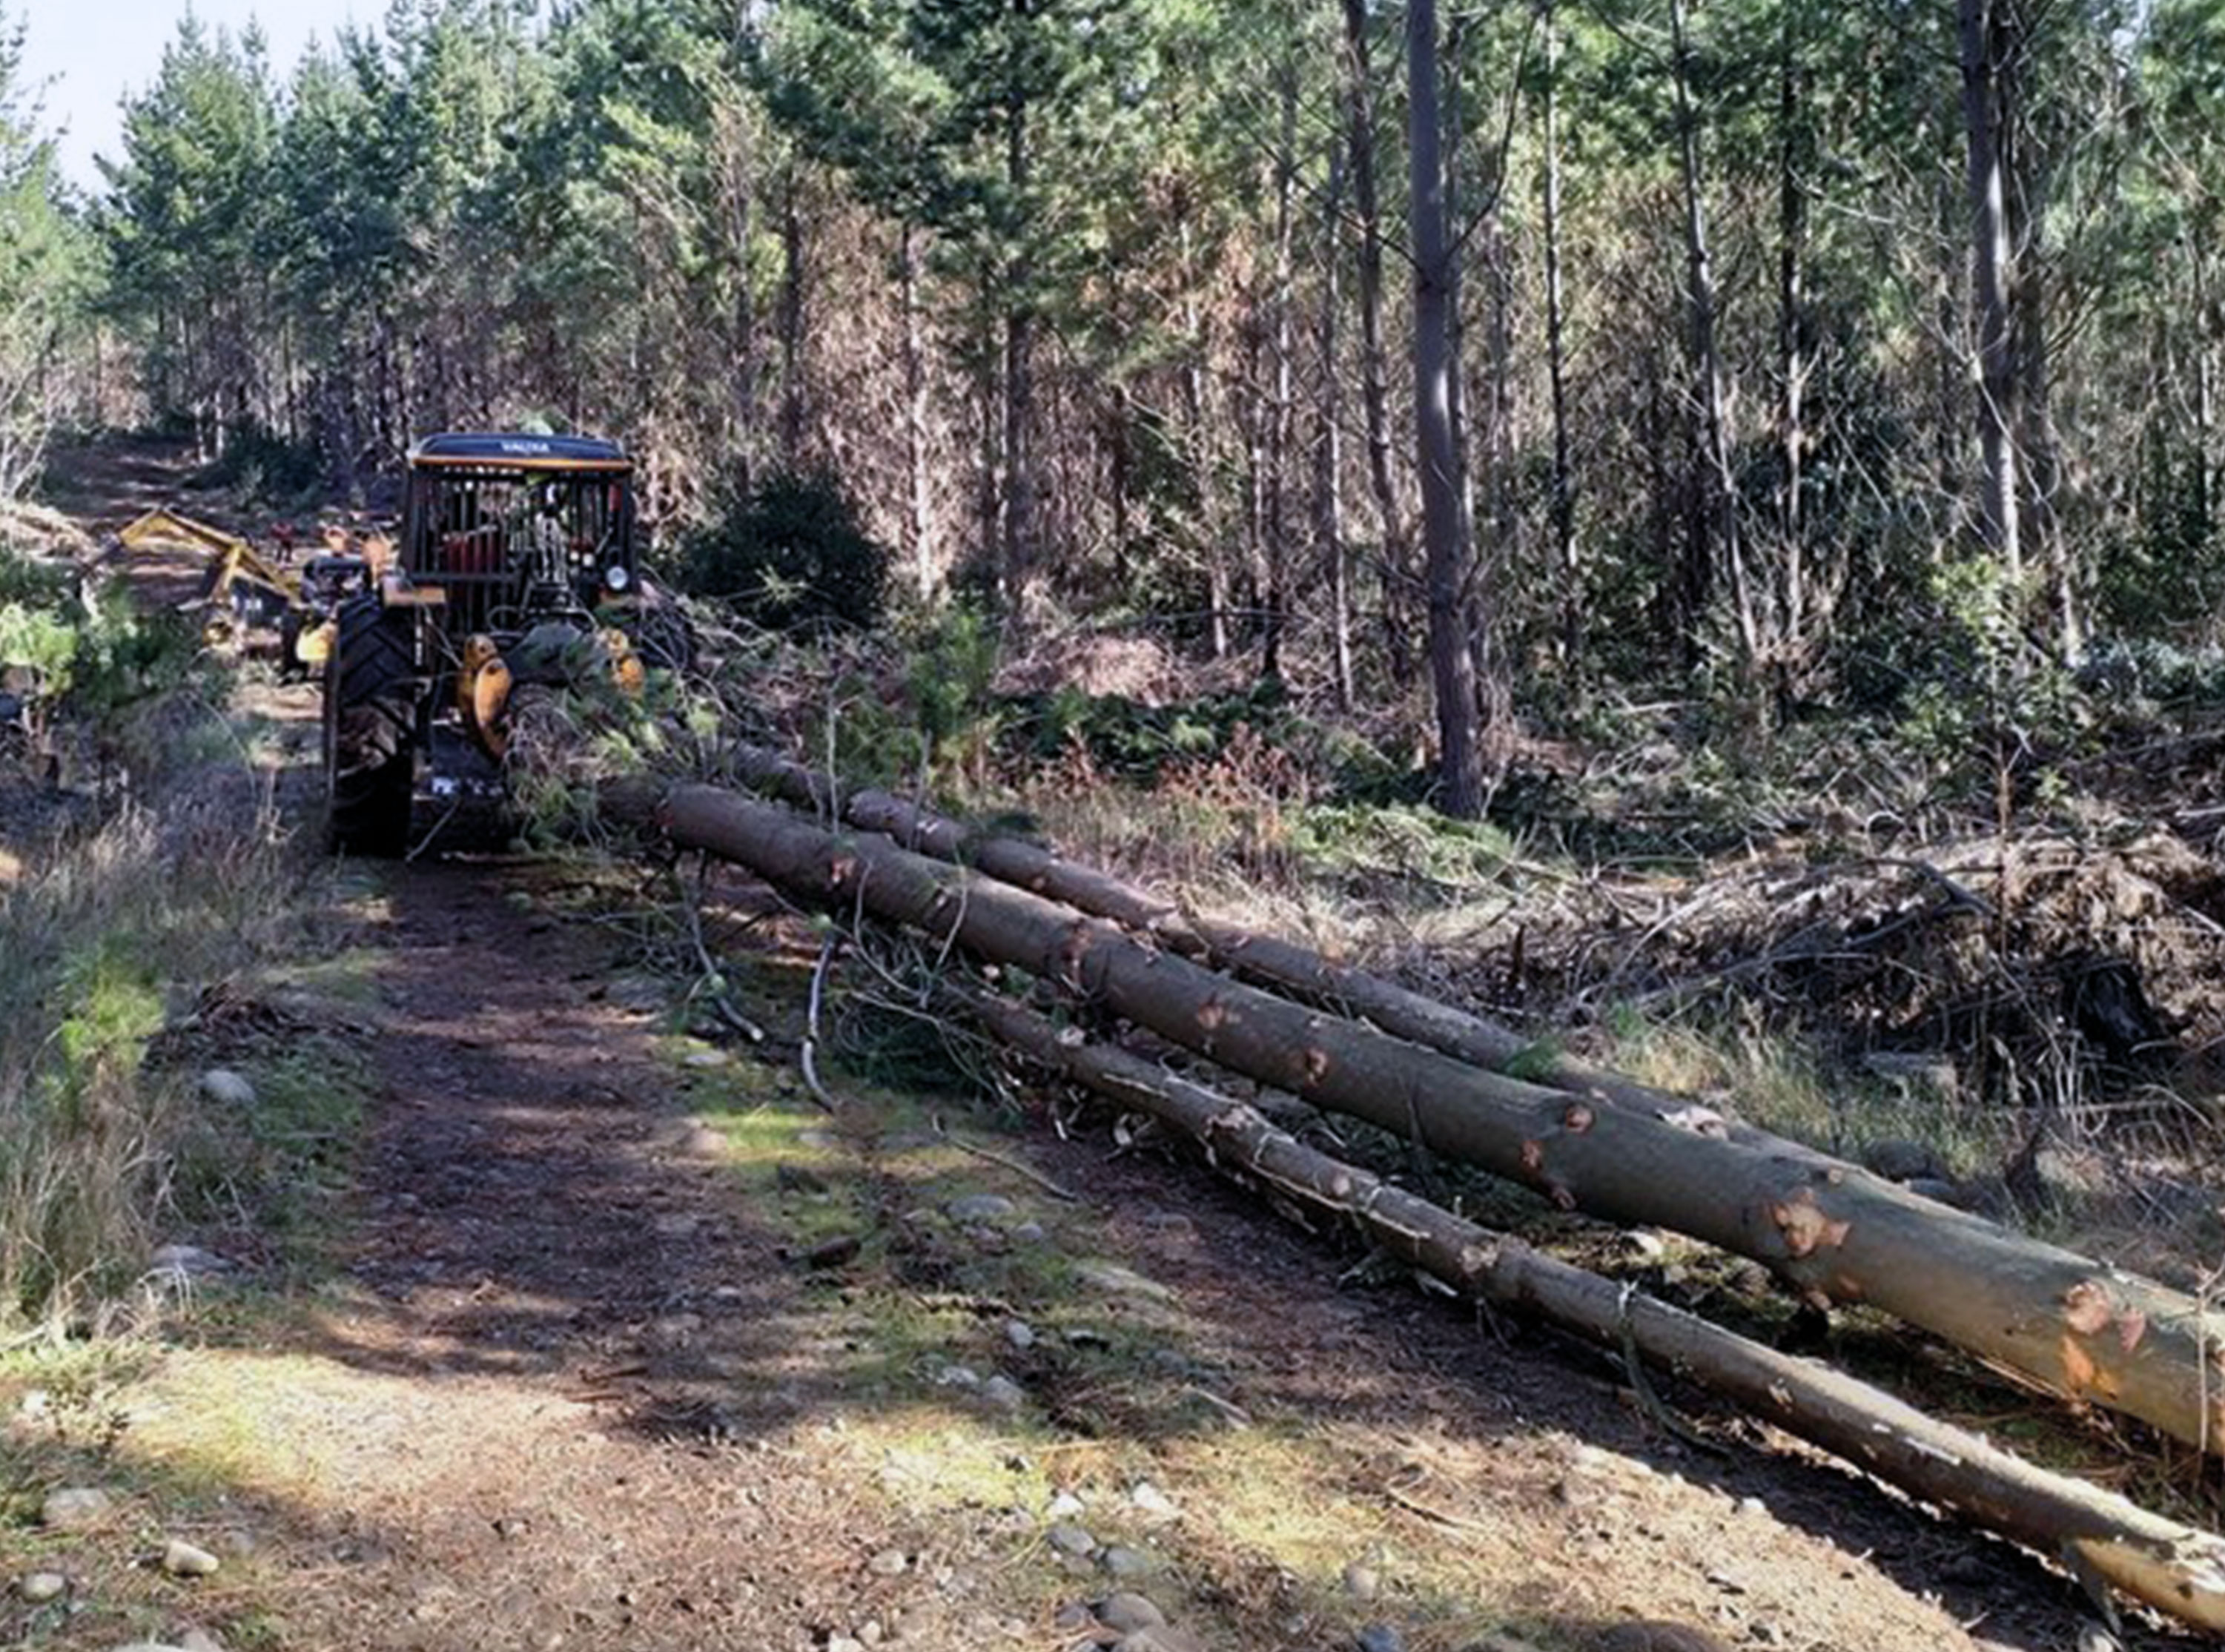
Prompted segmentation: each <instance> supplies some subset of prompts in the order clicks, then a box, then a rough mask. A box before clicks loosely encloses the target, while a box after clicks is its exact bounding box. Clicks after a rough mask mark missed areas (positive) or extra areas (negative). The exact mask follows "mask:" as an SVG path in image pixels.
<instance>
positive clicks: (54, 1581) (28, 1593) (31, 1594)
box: [16, 1572, 69, 1606]
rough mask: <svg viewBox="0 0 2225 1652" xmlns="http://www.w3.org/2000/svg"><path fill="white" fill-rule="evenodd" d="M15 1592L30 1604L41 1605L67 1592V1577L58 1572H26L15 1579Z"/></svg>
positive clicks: (57, 1598)
mask: <svg viewBox="0 0 2225 1652" xmlns="http://www.w3.org/2000/svg"><path fill="white" fill-rule="evenodd" d="M68 1592H69V1579H67V1578H66V1577H64V1576H62V1574H61V1573H59V1572H28V1573H24V1574H23V1575H22V1577H20V1578H18V1579H16V1594H18V1595H19V1596H21V1597H22V1598H23V1599H25V1600H27V1601H29V1602H30V1604H32V1605H34V1606H43V1605H45V1604H47V1602H48V1601H49V1600H59V1599H60V1598H62V1597H63V1596H64V1595H66V1594H67V1593H68Z"/></svg>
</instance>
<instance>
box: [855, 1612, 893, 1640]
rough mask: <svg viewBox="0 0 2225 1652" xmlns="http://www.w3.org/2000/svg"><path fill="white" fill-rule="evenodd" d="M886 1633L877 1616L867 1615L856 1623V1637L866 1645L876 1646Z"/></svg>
mask: <svg viewBox="0 0 2225 1652" xmlns="http://www.w3.org/2000/svg"><path fill="white" fill-rule="evenodd" d="M887 1634H888V1630H885V1629H884V1628H883V1627H882V1626H881V1620H880V1619H879V1618H878V1617H868V1618H867V1619H866V1620H865V1622H864V1623H860V1624H859V1625H858V1639H859V1641H860V1642H863V1643H864V1644H865V1645H867V1646H878V1645H879V1644H880V1643H881V1642H882V1640H883V1638H884V1636H887Z"/></svg>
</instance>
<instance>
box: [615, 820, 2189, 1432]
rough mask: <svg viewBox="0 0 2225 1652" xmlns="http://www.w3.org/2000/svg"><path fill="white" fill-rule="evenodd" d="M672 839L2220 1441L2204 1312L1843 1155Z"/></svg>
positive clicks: (973, 900)
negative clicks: (1555, 1083) (1627, 1105)
mask: <svg viewBox="0 0 2225 1652" xmlns="http://www.w3.org/2000/svg"><path fill="white" fill-rule="evenodd" d="M658 819H659V821H660V823H662V826H663V828H664V829H665V831H666V833H667V834H668V835H669V837H670V839H671V841H672V842H674V843H675V844H677V845H679V846H680V847H681V848H692V849H698V850H701V851H704V852H707V853H709V854H713V855H719V856H721V857H723V858H726V859H728V860H732V861H735V862H737V863H738V864H740V865H743V866H745V867H749V868H750V869H751V870H752V871H754V872H756V873H757V874H759V875H760V876H762V877H764V878H766V879H768V880H770V881H772V882H774V883H777V884H779V885H781V886H783V887H785V888H787V889H789V890H790V891H791V892H794V893H798V894H800V895H802V896H805V897H807V898H809V899H815V900H817V901H820V902H822V903H826V904H828V905H840V906H843V907H851V906H855V907H857V908H858V909H859V910H862V911H864V912H870V913H872V915H873V916H875V917H878V918H884V919H887V920H890V921H893V922H897V923H903V924H913V925H916V926H917V927H919V928H922V929H923V930H925V931H928V932H929V934H930V935H931V936H934V937H937V938H939V939H941V940H942V941H944V942H946V943H955V944H960V945H963V946H965V947H967V949H969V950H972V951H973V952H974V953H976V954H977V955H978V956H981V957H984V958H987V959H991V960H994V961H997V962H999V963H1006V964H1011V965H1017V966H1019V967H1021V968H1023V969H1027V970H1029V971H1030V972H1032V973H1033V974H1034V975H1037V976H1038V977H1040V978H1042V979H1043V980H1045V981H1048V982H1053V983H1055V984H1056V985H1057V986H1058V987H1059V988H1062V990H1064V991H1066V992H1068V993H1070V994H1074V996H1076V997H1077V998H1079V999H1081V1001H1085V1002H1088V1003H1092V1004H1098V1005H1101V1006H1103V1007H1106V1008H1107V1009H1109V1010H1111V1011H1112V1012H1113V1013H1116V1014H1119V1015H1123V1016H1125V1017H1127V1018H1128V1019H1130V1020H1133V1021H1135V1022H1137V1023H1138V1024H1139V1025H1141V1026H1148V1027H1150V1028H1151V1029H1152V1030H1153V1031H1154V1032H1157V1033H1159V1034H1160V1035H1161V1036H1162V1037H1164V1038H1167V1039H1171V1040H1173V1041H1174V1042H1176V1043H1177V1044H1180V1045H1183V1046H1185V1047H1187V1048H1189V1049H1191V1050H1193V1051H1195V1052H1197V1053H1199V1054H1201V1055H1203V1056H1205V1057H1207V1058H1209V1059H1211V1060H1214V1061H1216V1062H1219V1063H1220V1064H1221V1065H1223V1066H1226V1067H1228V1068H1230V1069H1233V1071H1238V1072H1241V1073H1244V1074H1246V1075H1247V1076H1249V1077H1252V1078H1255V1079H1258V1080H1259V1081H1260V1082H1262V1083H1268V1084H1272V1085H1275V1086H1277V1087H1279V1088H1281V1089H1284V1090H1290V1091H1291V1092H1292V1093H1294V1094H1296V1095H1297V1096H1302V1097H1303V1098H1304V1099H1305V1100H1307V1101H1309V1102H1312V1103H1314V1104H1315V1106H1318V1107H1323V1108H1327V1109H1331V1110H1334V1111H1337V1112H1341V1113H1345V1114H1348V1115H1352V1116H1353V1117H1356V1118H1360V1119H1364V1120H1366V1121H1368V1122H1370V1123H1372V1124H1374V1125H1377V1126H1379V1127H1380V1128H1384V1129H1387V1130H1390V1131H1393V1132H1395V1133H1397V1134H1401V1135H1404V1136H1406V1137H1408V1138H1409V1139H1410V1140H1411V1141H1415V1142H1417V1144H1419V1145H1421V1146H1423V1147H1428V1148H1429V1149H1431V1150H1432V1151H1435V1152H1437V1153H1442V1154H1444V1155H1446V1156H1447V1157H1448V1158H1452V1159H1455V1160H1461V1162H1464V1163H1467V1164H1472V1165H1475V1166H1480V1167H1481V1168H1483V1169H1486V1170H1488V1171H1490V1172H1493V1174H1496V1175H1499V1176H1502V1177H1505V1178H1506V1179H1510V1180H1512V1181H1516V1182H1519V1183H1521V1184H1523V1185H1525V1186H1528V1187H1531V1188H1534V1189H1536V1190H1537V1191H1539V1192H1541V1193H1543V1194H1544V1195H1545V1196H1546V1197H1547V1198H1550V1199H1551V1200H1552V1201H1553V1202H1554V1203H1555V1204H1557V1205H1559V1206H1561V1207H1562V1208H1563V1209H1567V1210H1582V1211H1585V1212H1587V1213H1588V1214H1590V1215H1593V1216H1596V1217H1604V1218H1606V1219H1607V1220H1610V1221H1615V1222H1622V1223H1639V1224H1649V1225H1657V1226H1660V1227H1664V1228H1669V1229H1674V1230H1676V1231H1678V1232H1682V1233H1684V1234H1688V1235H1689V1236H1692V1237H1694V1238H1696V1239H1701V1240H1704V1241H1706V1242H1708V1243H1711V1244H1715V1245H1719V1246H1721V1247H1722V1248H1723V1249H1727V1250H1731V1251H1734V1252H1737V1253H1739V1254H1740V1255H1746V1256H1751V1257H1753V1258H1754V1259H1756V1260H1758V1261H1762V1262H1764V1263H1765V1264H1766V1265H1767V1266H1769V1267H1770V1268H1772V1269H1773V1270H1774V1271H1775V1272H1776V1273H1777V1274H1778V1275H1779V1277H1781V1278H1783V1279H1784V1280H1786V1281H1787V1282H1788V1283H1789V1284H1791V1286H1792V1287H1794V1288H1795V1289H1797V1290H1799V1291H1800V1292H1802V1293H1803V1294H1805V1295H1806V1296H1807V1297H1808V1298H1809V1299H1811V1300H1813V1301H1816V1302H1817V1303H1819V1304H1822V1303H1830V1302H1867V1303H1869V1304H1871V1305H1873V1306H1876V1307H1878V1308H1880V1309H1881V1310H1882V1311H1884V1312H1886V1313H1889V1314H1891V1315H1892V1316H1894V1317H1895V1318H1900V1319H1903V1320H1905V1321H1906V1322H1908V1323H1909V1324H1911V1325H1918V1326H1920V1327H1922V1328H1924V1329H1925V1330H1927V1331H1931V1332H1933V1333H1934V1334H1935V1335H1937V1336H1939V1337H1943V1339H1945V1340H1946V1341H1948V1342H1949V1343H1952V1344H1955V1345H1956V1346H1957V1347H1960V1348H1962V1349H1964V1350H1968V1351H1969V1352H1971V1353H1973V1354H1975V1355H1977V1356H1978V1357H1981V1358H1983V1359H1987V1360H1992V1361H1994V1362H1997V1363H1999V1364H2000V1365H2002V1366H2004V1367H2006V1368H2007V1369H2011V1370H2013V1371H2016V1372H2019V1373H2021V1374H2023V1375H2024V1376H2027V1377H2028V1378H2030V1379H2031V1380H2032V1381H2033V1382H2036V1383H2038V1384H2040V1385H2041V1386H2043V1387H2045V1388H2051V1389H2053V1390H2055V1391H2056V1392H2057V1393H2060V1394H2063V1395H2070V1396H2071V1397H2073V1398H2076V1399H2079V1400H2084V1401H2091V1402H2094V1403H2096V1404H2101V1405H2105V1406H2109V1407H2114V1408H2116V1409H2118V1410H2121V1411H2124V1412H2126V1413H2127V1414H2131V1415H2133V1416H2136V1417H2139V1418H2141V1419H2142V1420H2146V1421H2147V1422H2149V1423H2152V1424H2153V1425H2154V1426H2156V1427H2158V1428H2160V1429H2162V1430H2164V1431H2165V1433H2170V1434H2172V1435H2175V1436H2177V1438H2179V1439H2184V1440H2187V1441H2190V1442H2192V1443H2194V1444H2196V1445H2197V1446H2199V1447H2201V1448H2202V1449H2204V1450H2209V1451H2215V1450H2217V1449H2219V1446H2220V1443H2221V1442H2222V1441H2225V1371H2221V1363H2220V1358H2219V1354H2220V1350H2221V1349H2225V1315H2219V1314H2215V1313H2212V1312H2206V1311H2205V1310H2203V1308H2202V1307H2201V1306H2199V1305H2198V1304H2196V1302H2194V1301H2193V1300H2192V1299H2190V1298H2187V1297H2185V1296H2184V1295H2182V1294H2180V1293H2176V1292H2172V1291H2169V1290H2166V1289H2165V1288H2164V1287H2161V1286H2158V1285H2157V1284H2155V1283H2154V1282H2152V1281H2151V1280H2144V1279H2140V1278H2138V1277H2136V1276H2133V1275H2129V1274H2122V1273H2120V1272H2119V1271H2117V1270H2115V1269H2114V1268H2109V1267H2107V1266H2105V1265H2104V1264H2101V1263H2100V1262H2097V1261H2093V1260H2091V1259H2089V1258H2087V1257H2083V1256H2080V1255H2075V1254H2073V1253H2071V1252H2070V1251H2066V1250H2063V1249H2058V1248H2057V1247H2055V1246H2052V1245H2048V1244H2045V1243H2043V1242H2039V1241H2037V1240H2034V1239H2031V1238H2027V1237H2025V1236H2020V1235H2016V1234H2013V1233H2010V1232H2008V1231H2006V1229H2001V1228H2000V1227H1997V1226H1995V1225H1994V1224H1993V1223H1988V1222H1985V1221H1983V1220H1981V1219H1980V1218H1978V1217H1974V1216H1971V1215H1968V1214H1967V1213H1965V1212H1962V1211H1959V1210H1951V1209H1949V1207H1947V1206H1945V1205H1943V1204H1936V1203H1934V1202H1933V1201H1931V1200H1929V1199H1926V1198H1920V1197H1918V1196H1917V1195H1915V1194H1911V1193H1909V1192H1907V1191H1904V1190H1902V1189H1900V1188H1899V1187H1896V1186H1894V1185H1892V1184H1890V1183H1887V1182H1885V1181H1883V1180H1880V1179H1879V1178H1877V1177H1875V1176H1873V1175H1871V1174H1869V1173H1868V1172H1865V1171H1862V1170H1860V1169H1857V1168H1855V1167H1854V1166H1842V1165H1839V1164H1835V1163H1831V1162H1828V1161H1822V1160H1818V1159H1817V1158H1816V1156H1815V1155H1813V1154H1811V1153H1804V1152H1803V1153H1788V1152H1781V1151H1774V1150H1771V1149H1768V1148H1764V1147H1756V1146H1753V1145H1749V1144H1747V1143H1744V1142H1739V1141H1729V1140H1726V1139H1724V1138H1723V1137H1722V1136H1721V1135H1718V1134H1708V1133H1707V1131H1706V1130H1705V1129H1704V1128H1692V1127H1691V1126H1689V1125H1687V1124H1683V1123H1680V1122H1679V1121H1675V1120H1671V1119H1666V1118H1662V1117H1658V1116H1655V1115H1651V1114H1648V1113H1641V1112H1639V1111H1636V1110H1634V1109H1620V1108H1616V1107H1611V1106H1600V1105H1595V1104H1594V1103H1593V1102H1591V1101H1588V1100H1587V1099H1585V1098H1583V1097H1581V1096H1572V1095H1570V1094H1569V1093H1567V1092H1564V1091H1561V1090H1551V1089H1547V1088H1544V1087H1542V1086H1539V1085H1536V1084H1531V1083H1524V1082H1522V1081H1520V1080H1518V1079H1513V1078H1509V1077H1504V1076H1502V1075H1499V1074H1496V1073H1492V1072H1488V1071H1480V1070H1479V1069H1477V1068H1476V1067H1474V1066H1471V1065H1469V1064H1466V1063H1463V1062H1460V1061H1457V1060H1455V1059H1453V1058H1449V1057H1447V1056H1445V1055H1443V1054H1442V1053H1440V1052H1436V1051H1432V1050H1427V1049H1423V1048H1420V1047H1417V1046H1416V1045H1411V1044H1407V1043H1404V1042H1401V1041H1399V1040H1398V1039H1391V1038H1389V1037H1386V1036H1385V1035H1384V1034H1383V1033H1381V1032H1377V1031H1376V1030H1374V1029H1373V1028H1372V1027H1369V1026H1362V1025H1360V1024H1357V1023H1354V1022H1350V1021H1346V1020H1341V1019H1339V1018H1336V1017H1334V1016H1330V1015H1326V1014H1323V1013H1319V1012H1317V1011H1314V1010H1311V1009H1309V1008H1307V1007H1303V1006H1302V1005H1299V1004H1296V1003H1293V1002H1291V1001H1288V1000H1286V999H1282V998H1277V997H1275V996H1273V995H1272V994H1268V993H1265V992H1262V991H1260V990H1259V989H1258V988H1252V987H1247V986H1245V985H1243V984H1241V983H1239V982H1233V981H1230V980H1228V979H1227V978H1225V977H1223V976H1220V975H1215V974H1214V973H1213V972H1212V971H1210V970H1208V969H1205V968H1203V967H1201V966H1200V965H1198V964H1195V963H1190V962H1189V961H1188V960H1186V959H1183V958H1180V957H1177V956H1174V955H1172V954H1171V953H1169V952H1167V951H1165V950H1161V949H1159V948H1157V947H1154V946H1151V945H1150V944H1146V943H1144V942H1143V941H1141V940H1138V938H1136V937H1134V936H1132V935H1130V934H1129V933H1127V932H1126V931H1124V930H1123V929H1121V928H1120V927H1119V926H1118V925H1117V924H1112V923H1111V922H1108V921H1106V920H1103V919H1097V918H1088V917H1086V916H1084V915H1083V914H1081V913H1080V912H1076V911H1075V910H1074V909H1073V908H1072V907H1069V906H1062V905H1057V904H1055V903H1053V902H1050V901H1047V900H1045V899H1043V898H1041V897H1040V896H1036V895H1033V894H1030V893H1027V892H1026V891H1024V890H1021V889H1017V888H1015V887H1012V886H1009V885H1006V884H1003V883H1000V882H998V881H997V880H993V879H989V878H985V877H982V876H979V875H978V874H973V873H971V872H969V871H967V870H966V869H965V868H962V867H952V866H948V865H945V864H941V863H939V862H937V861H933V860H929V859H928V858H926V857H923V856H921V855H915V854H912V853H910V851H908V850H905V849H903V848H899V847H898V846H897V844H896V843H895V842H892V841H891V840H890V839H889V838H887V837H885V836H880V835H878V834H875V833H859V834H850V835H838V834H836V833H834V832H831V831H829V830H827V829H825V828H823V827H821V826H819V825H817V824H815V823H812V822H810V821H808V820H806V819H804V818H803V817H802V816H799V815H797V814H796V813H794V812H793V811H791V810H786V809H783V808H780V807H778V806H777V805H773V804H765V803H762V802H758V801H756V800H753V799H750V798H746V797H740V796H738V795H737V794H735V793H732V792H730V791H720V790H719V789H717V788H715V787H711V786H703V785H682V786H678V787H675V788H674V789H673V790H672V791H670V792H669V793H668V794H667V795H666V797H665V798H664V801H663V803H662V807H661V809H660V810H659V813H658Z"/></svg>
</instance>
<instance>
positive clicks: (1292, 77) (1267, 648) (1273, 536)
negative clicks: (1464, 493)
mask: <svg viewBox="0 0 2225 1652" xmlns="http://www.w3.org/2000/svg"><path fill="white" fill-rule="evenodd" d="M1276 79H1277V92H1278V94H1279V97H1280V102H1281V117H1280V122H1279V125H1278V128H1277V135H1276V145H1275V161H1274V165H1275V297H1274V307H1273V308H1274V321H1273V324H1272V327H1271V340H1270V344H1269V347H1270V349H1271V351H1272V352H1273V354H1274V367H1273V371H1274V391H1273V394H1272V399H1271V405H1270V407H1269V410H1268V423H1267V467H1266V477H1265V481H1266V500H1265V504H1266V511H1265V523H1264V524H1263V535H1264V543H1263V545H1262V549H1263V550H1264V551H1265V556H1264V557H1263V558H1262V562H1263V570H1264V572H1265V590H1263V591H1262V592H1261V593H1260V608H1261V610H1262V612H1261V616H1260V619H1261V625H1260V639H1259V642H1260V646H1259V675H1260V676H1261V677H1265V678H1273V677H1280V676H1281V675H1282V673H1283V632H1284V626H1286V625H1287V623H1288V620H1289V615H1288V607H1289V601H1290V593H1289V590H1288V588H1287V587H1288V584H1289V569H1290V535H1291V524H1290V503H1289V500H1290V429H1291V423H1292V419H1293V413H1294V406H1293V404H1294V402H1295V397H1294V394H1293V391H1292V384H1291V379H1292V372H1291V359H1292V356H1293V354H1294V353H1295V348H1296V346H1294V344H1293V342H1292V336H1291V334H1292V328H1291V288H1292V277H1291V252H1290V247H1291V243H1292V241H1293V239H1294V238H1296V233H1297V214H1296V210H1295V207H1294V204H1293V200H1292V197H1293V194H1294V192H1295V190H1296V185H1297V171H1298V160H1297V146H1298V72H1297V66H1296V64H1295V63H1293V62H1291V61H1290V60H1289V59H1288V58H1287V57H1285V58H1284V61H1283V63H1282V65H1281V66H1280V67H1279V68H1278V70H1277V74H1276Z"/></svg>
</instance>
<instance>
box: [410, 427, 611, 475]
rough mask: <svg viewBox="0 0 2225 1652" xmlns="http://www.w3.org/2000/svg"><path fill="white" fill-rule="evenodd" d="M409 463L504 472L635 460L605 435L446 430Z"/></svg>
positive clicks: (420, 446)
mask: <svg viewBox="0 0 2225 1652" xmlns="http://www.w3.org/2000/svg"><path fill="white" fill-rule="evenodd" d="M409 463H410V466H411V467H412V468H413V469H414V468H415V467H418V466H420V465H427V466H441V467H446V466H450V465H475V466H479V467H486V468H492V469H498V470H598V471H630V470H631V469H632V468H633V461H632V460H631V459H629V458H627V457H626V452H625V449H624V448H621V447H619V446H618V443H617V442H605V440H603V438H601V437H600V436H550V435H529V434H527V433H526V432H523V431H511V430H464V431H457V430H444V431H442V432H441V434H439V435H429V436H426V437H424V438H422V440H421V441H419V442H418V443H417V445H416V446H415V447H414V448H410V450H409Z"/></svg>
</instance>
